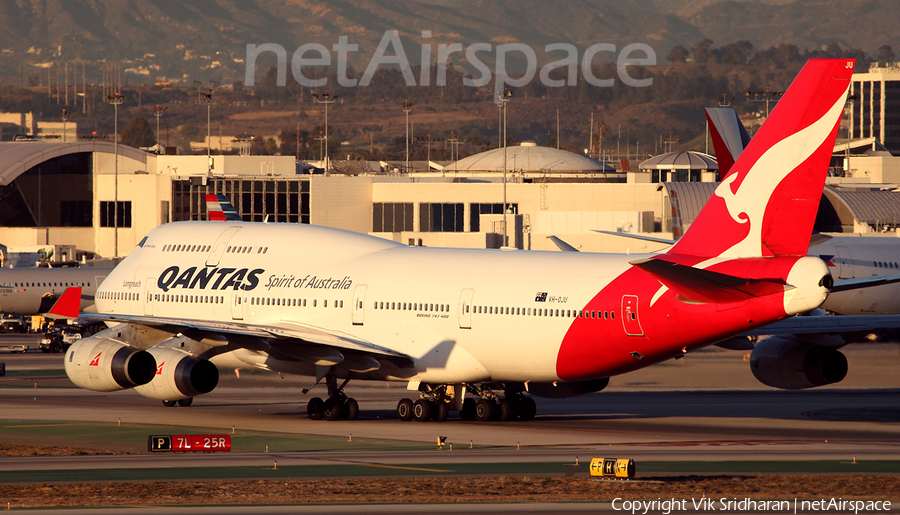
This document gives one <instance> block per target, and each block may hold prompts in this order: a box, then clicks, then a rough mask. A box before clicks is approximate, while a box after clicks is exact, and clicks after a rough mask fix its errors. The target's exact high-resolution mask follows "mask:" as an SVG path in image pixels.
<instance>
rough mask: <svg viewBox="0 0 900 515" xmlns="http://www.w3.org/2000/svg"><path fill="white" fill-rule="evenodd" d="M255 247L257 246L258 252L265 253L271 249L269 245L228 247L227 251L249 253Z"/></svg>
mask: <svg viewBox="0 0 900 515" xmlns="http://www.w3.org/2000/svg"><path fill="white" fill-rule="evenodd" d="M254 248H256V253H257V254H265V253H266V252H268V251H269V247H228V249H227V250H226V251H225V252H227V253H229V254H248V253H251V252H253V249H254Z"/></svg>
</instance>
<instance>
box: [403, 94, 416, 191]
mask: <svg viewBox="0 0 900 515" xmlns="http://www.w3.org/2000/svg"><path fill="white" fill-rule="evenodd" d="M414 105H416V104H415V103H413V102H410V101H409V99H408V98H406V99H403V112H404V113H406V173H409V112H410V111H412V108H413V106H414Z"/></svg>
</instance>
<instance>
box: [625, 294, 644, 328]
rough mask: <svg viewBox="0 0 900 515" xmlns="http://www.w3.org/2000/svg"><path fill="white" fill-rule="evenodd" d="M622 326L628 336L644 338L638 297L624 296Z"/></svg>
mask: <svg viewBox="0 0 900 515" xmlns="http://www.w3.org/2000/svg"><path fill="white" fill-rule="evenodd" d="M622 326H624V327H625V334H627V335H628V336H644V330H643V329H642V328H641V317H640V316H639V315H638V298H637V295H624V296H622Z"/></svg>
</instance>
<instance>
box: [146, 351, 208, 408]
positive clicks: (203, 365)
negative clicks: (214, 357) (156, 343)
mask: <svg viewBox="0 0 900 515" xmlns="http://www.w3.org/2000/svg"><path fill="white" fill-rule="evenodd" d="M147 352H149V353H150V354H151V355H152V356H153V357H154V358H155V359H156V363H157V364H158V365H157V367H156V374H155V375H154V376H153V378H152V379H153V380H152V381H149V382H148V383H147V384H145V385H143V386H139V387H138V388H135V391H136V392H138V393H139V394H141V395H143V396H144V397H150V398H151V399H159V400H164V401H165V400H170V401H176V400H180V399H186V398H188V397H195V396H197V395H202V394H204V393H209V392H211V391H213V389H214V388H215V387H216V385H217V384H219V369H217V368H216V366H215V365H213V364H212V363H210V362H209V361H207V360H205V359H197V358H195V357H193V356H191V355H190V354H187V353H185V352H182V351H180V350H175V349H164V348H159V347H152V348H151V349H149V350H148V351H147Z"/></svg>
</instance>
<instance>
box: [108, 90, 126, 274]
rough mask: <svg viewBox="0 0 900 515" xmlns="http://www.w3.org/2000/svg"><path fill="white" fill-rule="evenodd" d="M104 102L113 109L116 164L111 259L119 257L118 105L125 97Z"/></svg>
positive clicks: (112, 97) (119, 96)
mask: <svg viewBox="0 0 900 515" xmlns="http://www.w3.org/2000/svg"><path fill="white" fill-rule="evenodd" d="M106 101H107V102H109V103H110V104H112V106H113V109H115V115H114V117H113V119H114V125H113V132H114V134H113V146H114V148H115V155H116V164H115V170H116V172H115V178H114V180H113V257H119V105H121V104H122V102H124V101H125V97H124V96H122V95H120V94H119V92H116V93H114V94H112V95H107V96H106Z"/></svg>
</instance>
